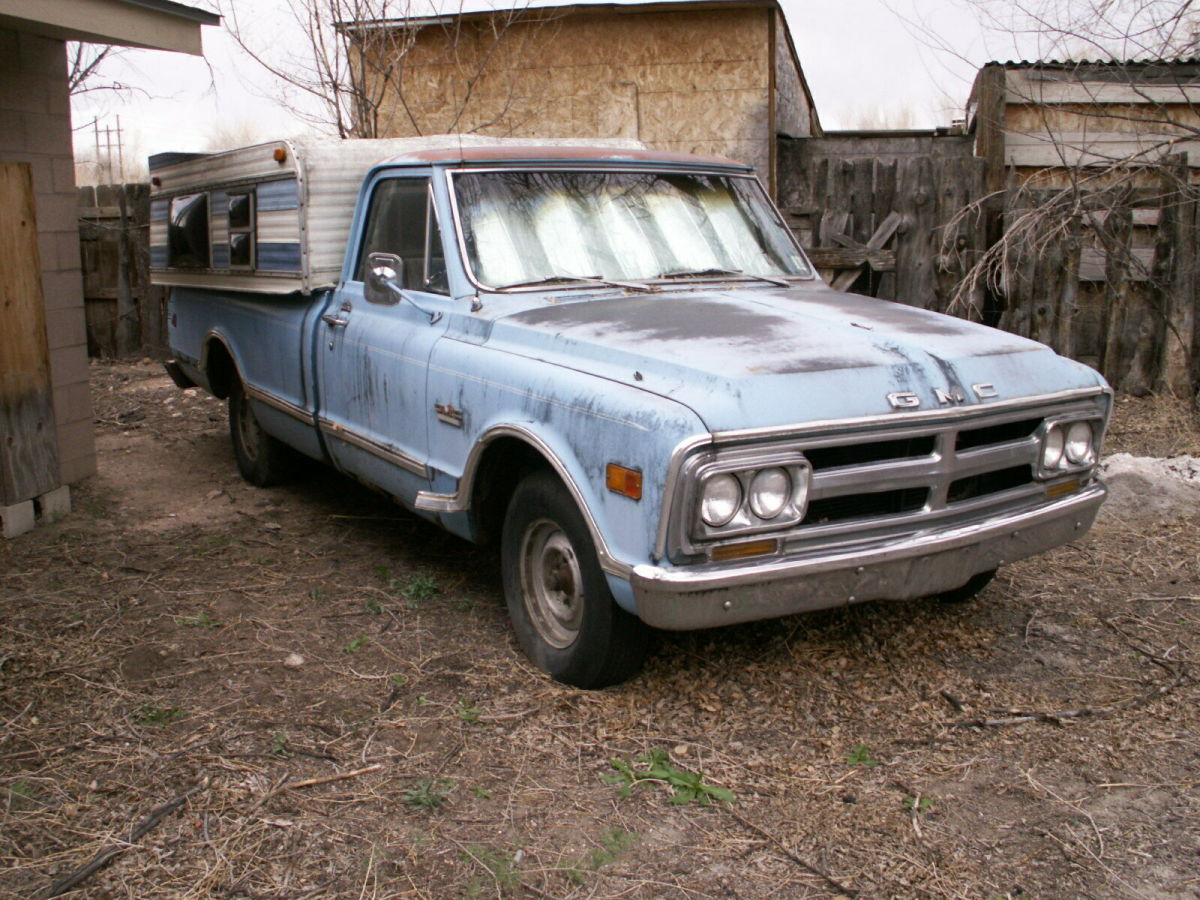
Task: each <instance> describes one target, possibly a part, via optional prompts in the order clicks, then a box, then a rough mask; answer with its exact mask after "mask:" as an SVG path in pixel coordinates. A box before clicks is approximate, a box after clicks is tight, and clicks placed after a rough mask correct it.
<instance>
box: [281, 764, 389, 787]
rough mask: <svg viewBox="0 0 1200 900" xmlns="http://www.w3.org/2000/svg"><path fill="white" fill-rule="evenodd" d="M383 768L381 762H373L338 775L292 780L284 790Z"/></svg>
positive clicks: (310, 785) (314, 784)
mask: <svg viewBox="0 0 1200 900" xmlns="http://www.w3.org/2000/svg"><path fill="white" fill-rule="evenodd" d="M382 768H383V765H382V764H381V763H375V765H373V766H364V767H363V768H361V769H354V770H353V771H350V772H342V773H341V774H340V775H326V776H325V777H323V778H305V779H304V780H303V781H293V782H290V783H289V784H285V785H284V789H285V790H289V791H291V790H295V789H296V788H303V787H315V786H317V785H318V784H329V783H330V782H334V781H345V780H346V779H347V778H357V777H358V776H359V775H366V774H367V773H368V772H378V771H379V770H380V769H382Z"/></svg>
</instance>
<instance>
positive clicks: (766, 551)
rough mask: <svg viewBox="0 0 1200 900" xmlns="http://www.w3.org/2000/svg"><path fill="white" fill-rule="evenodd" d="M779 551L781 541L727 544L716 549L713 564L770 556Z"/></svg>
mask: <svg viewBox="0 0 1200 900" xmlns="http://www.w3.org/2000/svg"><path fill="white" fill-rule="evenodd" d="M778 549H779V541H742V542H741V543H739V544H726V545H725V546H724V547H714V548H713V552H712V559H713V562H725V561H726V560H730V559H746V558H747V557H750V556H768V555H770V554H772V553H774V552H775V551H776V550H778Z"/></svg>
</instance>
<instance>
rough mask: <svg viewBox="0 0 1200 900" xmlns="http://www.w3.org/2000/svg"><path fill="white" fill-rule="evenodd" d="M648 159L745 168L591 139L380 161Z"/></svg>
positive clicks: (434, 150)
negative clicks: (592, 141) (592, 140)
mask: <svg viewBox="0 0 1200 900" xmlns="http://www.w3.org/2000/svg"><path fill="white" fill-rule="evenodd" d="M569 160H579V161H581V162H585V161H593V162H651V163H658V164H663V163H666V164H668V165H670V164H674V165H690V166H696V165H700V166H718V167H720V168H736V169H749V168H750V167H749V166H747V165H746V164H745V163H739V162H735V161H733V160H731V159H727V158H725V157H722V156H702V155H697V154H691V153H668V152H665V151H660V150H651V149H650V148H648V147H646V146H645V145H644V144H638V143H636V142H634V141H600V140H597V141H596V142H595V143H583V142H578V143H576V142H571V143H564V142H560V141H521V140H511V139H510V140H506V141H505V142H504V143H499V142H497V143H487V144H459V143H452V144H449V145H447V146H443V147H428V148H422V149H413V150H410V151H408V152H403V153H398V154H396V155H395V156H393V157H390V158H389V159H386V160H381V164H394V165H401V164H406V163H410V164H411V163H481V162H505V163H509V162H562V161H569Z"/></svg>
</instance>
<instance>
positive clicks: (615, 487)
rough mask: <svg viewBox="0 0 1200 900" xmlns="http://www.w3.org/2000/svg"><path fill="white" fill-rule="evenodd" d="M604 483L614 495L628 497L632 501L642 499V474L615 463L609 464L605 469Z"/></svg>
mask: <svg viewBox="0 0 1200 900" xmlns="http://www.w3.org/2000/svg"><path fill="white" fill-rule="evenodd" d="M604 474H605V479H604V480H605V483H606V484H607V485H608V489H609V490H610V491H612V492H613V493H614V494H620V495H621V496H622V497H629V498H630V499H632V500H641V499H642V473H641V472H637V471H635V470H633V469H627V468H625V467H624V466H618V465H617V464H616V463H609V464H608V466H607V468H606V469H605V473H604Z"/></svg>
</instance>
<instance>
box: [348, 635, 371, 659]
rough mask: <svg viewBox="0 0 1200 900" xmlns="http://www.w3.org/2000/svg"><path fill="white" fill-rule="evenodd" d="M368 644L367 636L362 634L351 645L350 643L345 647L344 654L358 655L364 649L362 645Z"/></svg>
mask: <svg viewBox="0 0 1200 900" xmlns="http://www.w3.org/2000/svg"><path fill="white" fill-rule="evenodd" d="M366 642H367V636H366V635H365V634H360V635H359V636H358V637H356V638H355V639H354V640H352V641H351V642H350V643H348V644H347V645H346V646H345V647H343V648H342V652H343V653H347V654H349V653H357V652H358V651H359V649H360V648H361V647H362V645H363V644H365V643H366Z"/></svg>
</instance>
